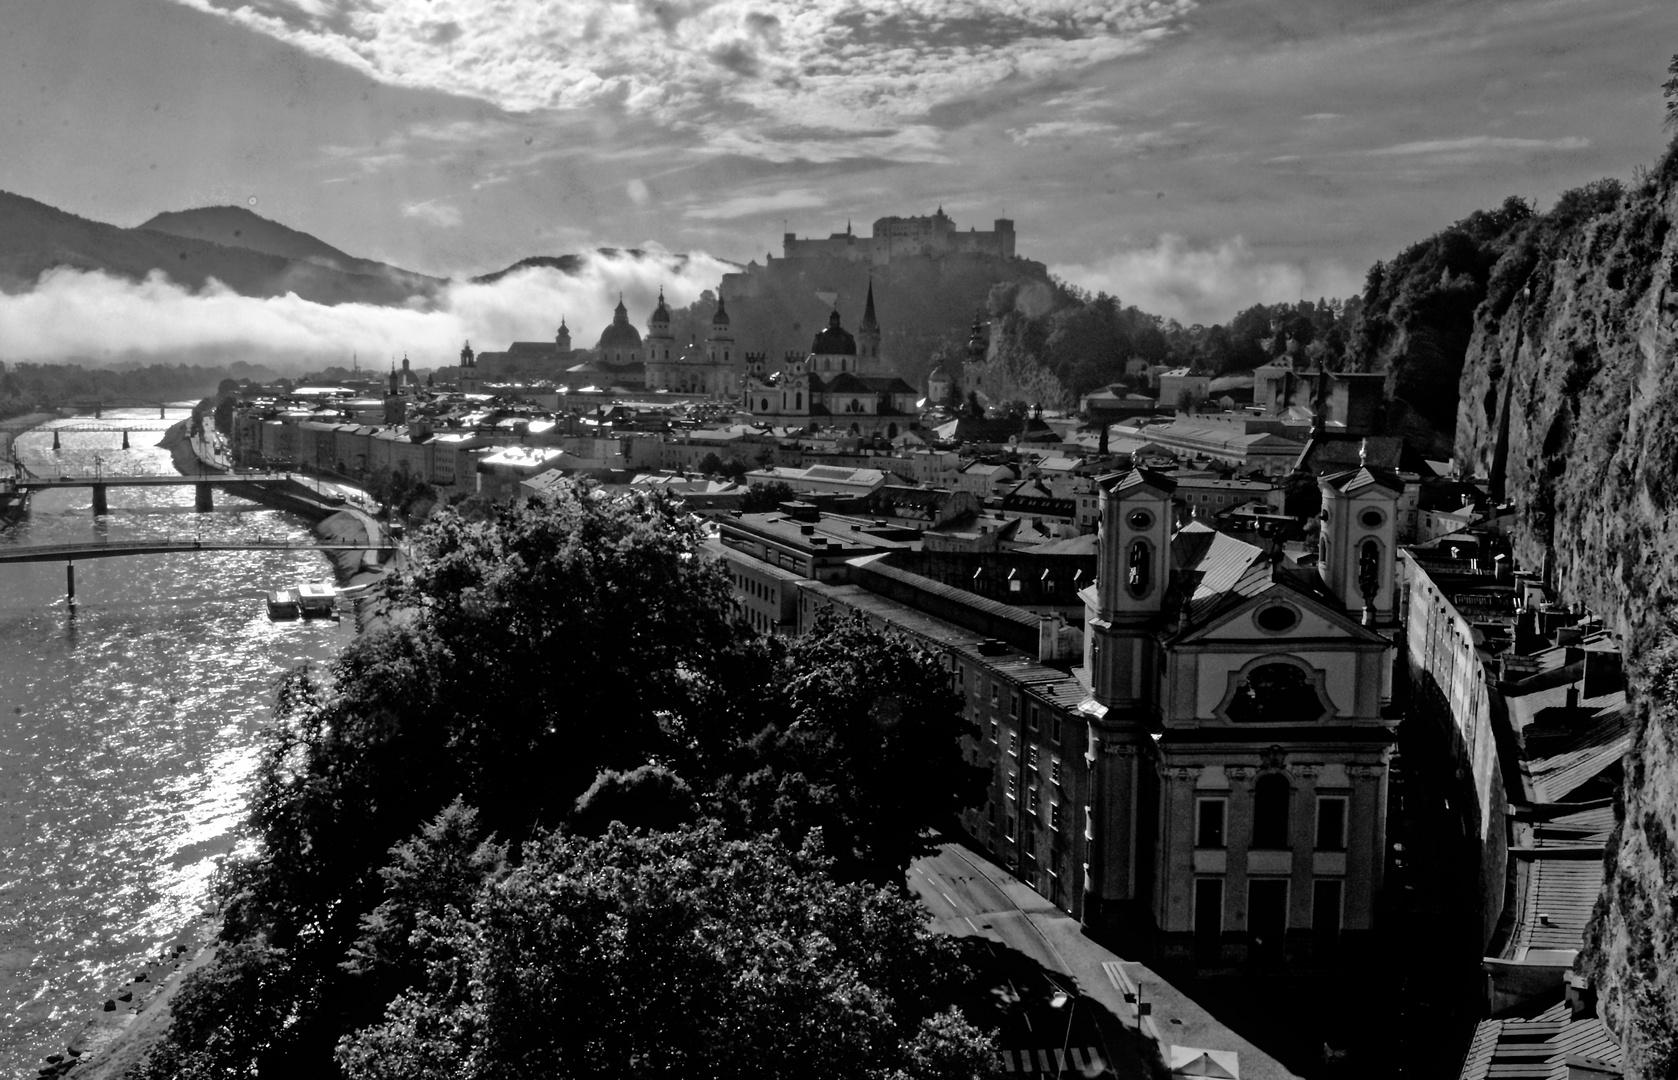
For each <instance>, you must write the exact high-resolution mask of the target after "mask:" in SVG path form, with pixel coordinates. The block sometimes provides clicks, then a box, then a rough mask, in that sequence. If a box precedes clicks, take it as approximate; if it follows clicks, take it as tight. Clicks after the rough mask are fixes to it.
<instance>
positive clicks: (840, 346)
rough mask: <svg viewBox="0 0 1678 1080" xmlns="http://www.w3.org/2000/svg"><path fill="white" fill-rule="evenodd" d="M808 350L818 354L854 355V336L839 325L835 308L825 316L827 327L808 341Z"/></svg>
mask: <svg viewBox="0 0 1678 1080" xmlns="http://www.w3.org/2000/svg"><path fill="white" fill-rule="evenodd" d="M810 351H811V352H813V353H815V354H816V355H818V356H841V355H843V356H855V355H856V338H854V337H852V336H851V335H850V331H848V330H846V329H845V328H844V327H842V326H840V325H839V311H838V309H837V308H835V309H834V311H833V314H832V315H829V316H828V318H827V329H826V330H823V331H821V332H820V333H818V334H817V335H816V340H815V341H813V342H811V343H810Z"/></svg>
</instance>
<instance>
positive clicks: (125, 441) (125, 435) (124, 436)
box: [122, 428, 128, 450]
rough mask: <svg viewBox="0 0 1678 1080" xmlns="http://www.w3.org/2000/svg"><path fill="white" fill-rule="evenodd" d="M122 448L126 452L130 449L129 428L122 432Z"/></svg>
mask: <svg viewBox="0 0 1678 1080" xmlns="http://www.w3.org/2000/svg"><path fill="white" fill-rule="evenodd" d="M122 448H123V449H124V450H126V449H128V429H127V428H123V430H122Z"/></svg>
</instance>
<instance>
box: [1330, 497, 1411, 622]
mask: <svg viewBox="0 0 1678 1080" xmlns="http://www.w3.org/2000/svg"><path fill="white" fill-rule="evenodd" d="M1317 486H1318V487H1319V488H1320V489H1321V490H1322V496H1323V510H1322V519H1321V522H1320V531H1319V532H1318V534H1317V573H1318V575H1319V576H1321V578H1322V581H1323V584H1324V585H1326V586H1328V588H1329V590H1330V591H1331V592H1333V593H1334V595H1335V596H1336V597H1338V598H1339V600H1340V603H1341V606H1342V607H1344V608H1345V610H1346V612H1347V614H1349V615H1351V616H1353V617H1354V618H1358V619H1361V621H1362V622H1363V624H1364V625H1365V626H1370V627H1377V628H1379V627H1388V626H1392V625H1395V624H1396V623H1397V619H1398V602H1397V597H1398V585H1397V580H1396V579H1397V576H1398V544H1397V538H1398V521H1397V518H1398V498H1399V496H1400V495H1401V494H1403V492H1404V482H1403V481H1402V480H1400V479H1399V478H1398V476H1397V474H1395V473H1393V472H1392V470H1390V469H1381V468H1373V467H1370V466H1367V465H1365V466H1360V467H1359V468H1356V469H1351V470H1348V471H1346V472H1342V473H1335V474H1333V475H1330V476H1324V477H1322V478H1321V479H1320V480H1318V481H1317Z"/></svg>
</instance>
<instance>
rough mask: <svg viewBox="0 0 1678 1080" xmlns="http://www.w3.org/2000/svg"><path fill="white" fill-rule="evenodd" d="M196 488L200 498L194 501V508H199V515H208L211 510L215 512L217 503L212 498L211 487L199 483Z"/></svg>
mask: <svg viewBox="0 0 1678 1080" xmlns="http://www.w3.org/2000/svg"><path fill="white" fill-rule="evenodd" d="M194 487H196V488H197V489H198V497H197V499H196V500H195V501H194V503H193V506H194V507H196V508H197V510H198V511H199V513H206V512H208V511H210V510H214V509H215V508H216V506H215V502H214V501H213V500H212V499H211V497H210V485H209V484H204V483H199V484H195V485H194Z"/></svg>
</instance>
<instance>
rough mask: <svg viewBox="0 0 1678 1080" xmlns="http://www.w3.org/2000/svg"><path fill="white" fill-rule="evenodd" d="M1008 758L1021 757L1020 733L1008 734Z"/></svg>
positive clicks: (1011, 732)
mask: <svg viewBox="0 0 1678 1080" xmlns="http://www.w3.org/2000/svg"><path fill="white" fill-rule="evenodd" d="M1008 756H1009V757H1015V758H1017V757H1019V756H1020V736H1019V733H1018V732H1013V731H1010V732H1009V733H1008Z"/></svg>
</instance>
